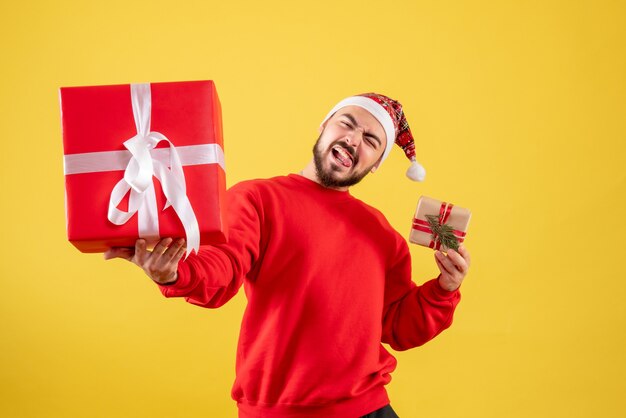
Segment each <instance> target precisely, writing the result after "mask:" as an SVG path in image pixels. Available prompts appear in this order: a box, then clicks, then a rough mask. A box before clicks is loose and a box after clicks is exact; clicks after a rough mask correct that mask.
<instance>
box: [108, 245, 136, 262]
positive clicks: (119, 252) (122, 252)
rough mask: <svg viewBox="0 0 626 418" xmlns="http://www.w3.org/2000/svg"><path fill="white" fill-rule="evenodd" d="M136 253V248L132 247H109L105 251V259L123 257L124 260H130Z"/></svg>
mask: <svg viewBox="0 0 626 418" xmlns="http://www.w3.org/2000/svg"><path fill="white" fill-rule="evenodd" d="M134 254H135V250H133V249H132V248H126V247H113V248H109V249H108V250H106V251H105V252H104V254H102V255H103V257H104V259H105V260H110V259H112V258H123V259H124V260H128V261H130V260H131V259H132V258H133V255H134Z"/></svg>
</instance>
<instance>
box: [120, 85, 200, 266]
mask: <svg viewBox="0 0 626 418" xmlns="http://www.w3.org/2000/svg"><path fill="white" fill-rule="evenodd" d="M130 93H131V100H132V104H133V115H134V117H135V126H136V128H137V135H135V136H134V137H132V138H130V139H129V140H127V141H125V142H124V146H125V147H126V148H127V149H128V150H129V151H130V153H131V155H132V157H131V159H130V161H129V162H128V165H127V166H126V170H125V171H124V178H122V179H121V180H120V181H119V182H118V183H117V184H116V185H115V187H114V188H113V190H112V191H111V198H110V200H109V211H108V218H109V220H110V221H111V222H113V223H114V224H116V225H123V224H125V223H126V222H128V220H129V219H130V218H132V217H133V215H134V214H135V213H137V216H138V225H139V227H138V229H139V236H140V237H141V238H145V239H146V240H147V241H149V242H155V241H157V240H158V239H159V217H158V210H157V202H156V194H155V190H154V183H153V181H152V176H154V177H156V178H157V179H158V180H159V182H161V187H162V189H163V193H164V194H165V197H166V198H167V203H166V204H165V207H164V208H163V210H165V209H167V208H168V207H169V206H172V208H173V209H174V211H175V212H176V214H177V215H178V217H179V218H180V220H181V223H182V224H183V228H184V229H185V235H186V237H187V254H186V257H187V256H189V254H191V252H192V251H196V252H197V251H198V249H199V248H200V229H199V227H198V220H197V219H196V215H195V213H194V211H193V208H192V207H191V202H189V198H188V197H187V190H186V186H185V174H184V172H183V167H182V164H181V161H180V157H179V155H178V152H177V151H176V147H175V146H174V144H172V142H171V141H170V140H169V139H167V138H166V137H165V135H163V134H161V133H159V132H151V131H150V117H151V113H152V96H151V92H150V84H131V86H130ZM161 141H167V143H168V144H169V151H170V152H169V157H170V158H169V162H168V163H167V164H164V163H162V162H161V161H159V159H157V158H154V157H153V155H152V154H151V152H152V150H154V149H155V148H156V146H157V144H158V143H159V142H161ZM129 191H130V198H129V203H128V211H122V210H120V209H118V208H117V206H118V205H119V204H120V202H121V201H122V199H123V198H124V196H126V193H128V192H129Z"/></svg>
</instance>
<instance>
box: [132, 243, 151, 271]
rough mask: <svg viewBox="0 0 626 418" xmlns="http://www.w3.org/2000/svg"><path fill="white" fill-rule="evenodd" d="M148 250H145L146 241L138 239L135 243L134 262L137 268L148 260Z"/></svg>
mask: <svg viewBox="0 0 626 418" xmlns="http://www.w3.org/2000/svg"><path fill="white" fill-rule="evenodd" d="M148 256H149V254H148V250H147V249H146V240H145V239H138V240H137V241H135V261H136V263H137V264H138V265H139V266H143V264H144V262H145V261H146V258H148Z"/></svg>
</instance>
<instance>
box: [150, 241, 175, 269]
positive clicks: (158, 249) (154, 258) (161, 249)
mask: <svg viewBox="0 0 626 418" xmlns="http://www.w3.org/2000/svg"><path fill="white" fill-rule="evenodd" d="M171 243H172V239H171V238H163V239H162V240H161V241H159V242H158V243H157V245H155V246H154V248H153V249H152V254H151V255H150V264H151V265H153V266H154V265H156V263H157V262H160V260H161V256H162V255H163V253H165V251H167V247H168V246H169V245H170V244H171Z"/></svg>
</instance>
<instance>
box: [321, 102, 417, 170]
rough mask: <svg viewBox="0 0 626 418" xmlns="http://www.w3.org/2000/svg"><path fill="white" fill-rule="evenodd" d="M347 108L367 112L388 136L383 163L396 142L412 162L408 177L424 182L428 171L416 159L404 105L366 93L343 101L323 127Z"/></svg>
mask: <svg viewBox="0 0 626 418" xmlns="http://www.w3.org/2000/svg"><path fill="white" fill-rule="evenodd" d="M346 106H359V107H362V108H363V109H365V110H367V111H368V112H370V113H371V114H372V116H374V117H375V118H376V120H378V122H380V124H381V125H382V126H383V129H384V130H385V134H386V135H387V146H386V147H385V152H383V156H382V158H381V159H380V162H381V163H382V162H383V161H384V160H385V158H387V156H388V155H389V152H391V148H392V146H393V143H394V142H395V143H396V144H398V145H399V146H400V148H402V150H403V151H404V153H405V154H406V156H407V158H408V159H409V160H411V166H410V167H409V169H408V170H407V172H406V176H407V177H408V178H410V179H411V180H414V181H424V177H426V170H424V167H422V166H421V165H420V164H419V163H418V162H417V160H416V159H415V141H414V140H413V134H411V129H410V128H409V124H408V123H407V121H406V118H405V117H404V112H403V111H402V105H401V104H400V103H399V102H397V101H395V100H393V99H391V98H389V97H387V96H383V95H382V94H377V93H364V94H359V95H358V96H351V97H348V98H345V99H343V100H342V101H340V102H339V103H337V104H336V105H335V107H333V108H332V110H331V111H330V112H328V115H326V117H325V118H324V120H323V121H322V125H323V124H324V123H325V122H326V121H327V120H328V119H329V118H330V117H331V116H332V115H333V114H334V113H335V112H336V111H338V110H339V109H341V108H342V107H346Z"/></svg>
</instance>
